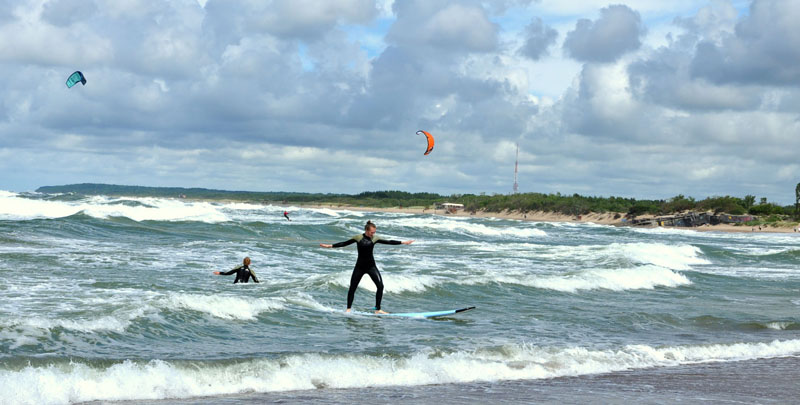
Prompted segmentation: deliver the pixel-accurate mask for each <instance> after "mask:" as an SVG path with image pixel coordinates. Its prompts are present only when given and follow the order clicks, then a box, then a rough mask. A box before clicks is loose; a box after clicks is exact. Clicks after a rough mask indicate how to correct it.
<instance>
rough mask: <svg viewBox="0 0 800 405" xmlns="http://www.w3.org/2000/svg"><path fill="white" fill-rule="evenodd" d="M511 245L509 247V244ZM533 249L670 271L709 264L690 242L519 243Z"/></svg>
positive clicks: (540, 253) (544, 254) (552, 257)
mask: <svg viewBox="0 0 800 405" xmlns="http://www.w3.org/2000/svg"><path fill="white" fill-rule="evenodd" d="M512 247H513V246H512ZM526 248H527V249H535V253H536V256H537V257H540V258H544V259H549V260H579V261H581V262H600V263H605V262H610V261H611V262H616V261H619V260H620V259H623V260H624V261H626V262H629V263H632V264H639V265H641V264H652V265H655V266H659V267H664V268H667V269H672V270H690V269H692V267H691V266H692V265H698V264H701V265H702V264H711V262H710V261H708V260H707V259H705V258H703V257H702V251H701V250H700V249H699V248H698V247H695V246H692V245H686V244H681V245H667V244H664V243H644V242H637V243H610V244H605V245H578V246H563V245H556V246H553V245H527V246H526V245H521V246H520V247H519V250H520V251H524V250H525V249H526Z"/></svg>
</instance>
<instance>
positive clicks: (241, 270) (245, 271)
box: [214, 257, 258, 284]
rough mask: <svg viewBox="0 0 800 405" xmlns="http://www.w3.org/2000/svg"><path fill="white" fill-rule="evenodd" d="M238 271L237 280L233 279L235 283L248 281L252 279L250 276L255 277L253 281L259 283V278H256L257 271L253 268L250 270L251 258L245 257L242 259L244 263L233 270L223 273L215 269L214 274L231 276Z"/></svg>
mask: <svg viewBox="0 0 800 405" xmlns="http://www.w3.org/2000/svg"><path fill="white" fill-rule="evenodd" d="M233 273H236V280H233V284H236V283H239V282H242V283H247V282H249V281H250V277H252V278H253V282H255V283H258V278H256V273H255V272H254V271H253V270H250V258H249V257H245V258H244V260H243V261H242V265H241V266H239V267H237V268H235V269H233V270H231V271H226V272H224V273H221V272H219V271H215V272H214V274H215V275H218V276H230V275H231V274H233Z"/></svg>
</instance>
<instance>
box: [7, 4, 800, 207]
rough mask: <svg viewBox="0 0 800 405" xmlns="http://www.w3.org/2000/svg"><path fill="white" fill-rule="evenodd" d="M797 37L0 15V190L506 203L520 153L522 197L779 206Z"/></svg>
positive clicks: (224, 15) (731, 31)
mask: <svg viewBox="0 0 800 405" xmlns="http://www.w3.org/2000/svg"><path fill="white" fill-rule="evenodd" d="M797 21H800V1H796V0H753V1H747V0H674V1H662V0H620V1H618V2H613V3H608V2H606V1H601V0H570V1H562V0H538V1H536V0H529V1H525V0H461V1H450V0H402V1H391V0H378V1H371V0H272V1H268V0H249V1H248V0H242V1H228V0H206V1H203V0H169V1H161V0H49V1H45V0H26V1H18V0H0V73H1V74H2V77H3V80H2V81H1V82H0V189H5V190H13V191H25V190H33V189H35V188H37V187H39V186H42V185H56V184H68V183H81V182H101V183H113V184H136V185H148V186H184V187H207V188H220V189H230V190H258V191H303V192H344V193H357V192H361V191H366V190H386V189H397V190H406V191H431V192H438V193H444V194H450V193H480V192H486V193H508V192H510V191H511V187H512V184H513V175H514V155H515V144H516V143H519V148H520V152H519V184H520V191H523V192H545V193H550V192H561V193H566V194H572V193H579V194H584V195H601V196H610V195H617V196H626V197H637V198H669V197H671V196H674V195H677V194H684V195H688V196H694V197H696V198H705V197H707V196H713V195H727V194H730V195H735V196H740V197H741V196H744V195H745V194H754V195H756V196H757V197H759V198H760V197H767V198H769V200H770V201H776V202H779V203H782V204H790V203H794V188H795V185H796V184H797V183H798V182H800V110H799V109H800V29H798V28H797ZM75 70H81V71H82V72H83V73H84V74H85V75H86V78H87V80H88V82H87V84H86V85H85V86H81V85H80V84H79V85H77V86H76V87H74V88H72V89H67V87H66V86H65V85H64V82H65V80H66V78H67V76H68V75H69V74H70V73H72V72H73V71H75ZM418 129H425V130H428V131H429V132H431V133H432V134H433V135H434V136H435V137H436V142H437V143H436V147H435V149H434V151H433V152H432V153H431V154H430V155H428V156H423V152H424V140H423V139H422V137H421V136H418V135H415V132H416V131H417V130H418Z"/></svg>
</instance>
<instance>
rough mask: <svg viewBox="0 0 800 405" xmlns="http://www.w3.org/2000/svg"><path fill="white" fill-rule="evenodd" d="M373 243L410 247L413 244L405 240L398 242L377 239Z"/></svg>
mask: <svg viewBox="0 0 800 405" xmlns="http://www.w3.org/2000/svg"><path fill="white" fill-rule="evenodd" d="M375 243H384V244H387V245H410V244H412V243H414V241H413V240H406V241H402V242H401V241H399V240H385V239H378V240H376V241H375Z"/></svg>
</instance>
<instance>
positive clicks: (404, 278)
mask: <svg viewBox="0 0 800 405" xmlns="http://www.w3.org/2000/svg"><path fill="white" fill-rule="evenodd" d="M351 274H352V272H343V273H339V274H337V275H336V276H334V277H333V278H332V279H331V280H330V283H331V284H334V285H338V286H340V287H345V288H349V287H350V276H351ZM441 283H442V280H440V279H439V278H437V277H435V276H431V275H421V274H403V273H392V274H391V276H388V277H384V278H383V292H391V293H401V292H406V291H407V292H422V291H425V290H426V289H428V288H429V287H433V286H436V285H438V284H441ZM358 288H363V289H365V290H368V291H372V292H376V291H377V290H378V289H377V288H376V287H375V283H373V282H372V279H371V278H370V277H369V276H368V275H365V276H364V277H363V278H362V279H361V282H360V283H359V284H358Z"/></svg>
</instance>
